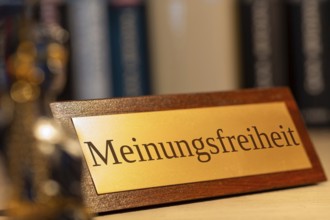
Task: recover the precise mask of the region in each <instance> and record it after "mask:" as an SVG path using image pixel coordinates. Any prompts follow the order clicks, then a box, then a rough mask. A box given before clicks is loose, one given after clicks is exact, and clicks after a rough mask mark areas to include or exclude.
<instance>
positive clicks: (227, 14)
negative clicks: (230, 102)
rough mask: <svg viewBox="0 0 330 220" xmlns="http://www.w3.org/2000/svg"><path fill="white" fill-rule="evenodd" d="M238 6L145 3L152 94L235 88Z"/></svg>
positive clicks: (163, 0)
mask: <svg viewBox="0 0 330 220" xmlns="http://www.w3.org/2000/svg"><path fill="white" fill-rule="evenodd" d="M236 3H237V1H233V0H222V1H220V0H211V1H208V0H207V1H204V0H203V1H201V0H155V1H148V3H147V7H148V10H147V11H148V25H149V37H150V60H151V73H152V74H151V79H152V91H153V93H154V94H166V93H167V94H169V93H187V92H207V91H219V90H232V89H237V88H239V71H240V65H239V61H238V59H239V56H238V53H239V47H238V23H237V22H238V21H237V7H236Z"/></svg>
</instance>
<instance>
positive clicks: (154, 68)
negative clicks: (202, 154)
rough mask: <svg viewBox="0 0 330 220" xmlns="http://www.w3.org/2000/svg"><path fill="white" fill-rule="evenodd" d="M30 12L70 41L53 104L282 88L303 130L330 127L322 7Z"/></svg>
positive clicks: (120, 5) (181, 5)
mask: <svg viewBox="0 0 330 220" xmlns="http://www.w3.org/2000/svg"><path fill="white" fill-rule="evenodd" d="M9 2H10V3H9ZM20 2H21V4H23V3H22V2H23V1H22V0H21V1H19V0H16V1H5V0H2V1H1V10H2V11H4V9H3V8H8V7H9V6H8V5H11V8H14V6H15V4H16V7H17V4H18V5H19V4H20ZM36 2H39V6H37V8H38V9H37V10H36V11H37V13H38V14H39V15H40V14H41V15H43V17H44V19H45V18H47V17H51V16H52V15H51V14H54V13H56V14H57V15H56V16H57V18H56V19H57V22H58V23H59V24H60V25H61V26H63V27H64V28H65V29H66V30H67V31H68V33H69V36H70V37H69V41H68V43H67V48H68V50H69V51H70V60H69V65H68V69H67V71H68V74H67V77H68V82H67V86H66V87H65V89H64V91H63V93H62V94H61V95H60V96H59V100H73V99H92V98H111V97H124V96H141V95H153V94H157V95H158V94H169V93H194V92H209V91H222V90H236V89H242V88H251V87H272V86H288V87H290V88H291V90H292V92H293V94H294V96H295V98H296V100H297V102H298V105H299V107H300V108H301V111H302V113H303V115H304V118H305V120H306V123H307V124H308V126H311V127H328V126H329V125H330V110H329V109H330V102H329V99H330V98H329V97H330V86H329V85H330V84H329V83H330V82H329V81H330V75H329V73H328V72H329V71H330V68H329V65H330V64H329V62H327V59H328V57H329V51H330V43H329V41H330V37H329V28H327V27H328V23H329V20H330V19H329V14H330V13H329V11H330V1H328V0H97V1H93V0H79V1H77V0H42V1H36ZM47 5H48V6H47ZM49 5H52V6H49ZM52 7H53V9H51V8H52ZM9 8H10V7H9ZM52 10H53V11H52ZM54 10H55V12H54ZM49 14H50V15H49ZM3 20H5V19H3ZM3 22H5V21H3Z"/></svg>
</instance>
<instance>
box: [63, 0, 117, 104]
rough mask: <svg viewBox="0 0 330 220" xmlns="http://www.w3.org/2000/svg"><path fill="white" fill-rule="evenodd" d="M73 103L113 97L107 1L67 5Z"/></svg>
mask: <svg viewBox="0 0 330 220" xmlns="http://www.w3.org/2000/svg"><path fill="white" fill-rule="evenodd" d="M67 4H68V14H69V16H68V19H69V30H70V37H71V40H70V41H71V58H72V82H73V85H72V86H73V98H74V99H95V98H107V97H111V96H112V94H111V87H112V82H111V73H110V65H111V64H110V56H109V51H108V50H107V48H109V33H108V31H107V28H108V19H107V1H106V0H98V1H95V0H79V1H68V2H67Z"/></svg>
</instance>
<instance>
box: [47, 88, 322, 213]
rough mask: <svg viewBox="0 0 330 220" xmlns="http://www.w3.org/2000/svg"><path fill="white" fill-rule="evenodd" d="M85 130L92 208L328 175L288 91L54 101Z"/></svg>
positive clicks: (86, 189) (81, 136)
mask: <svg viewBox="0 0 330 220" xmlns="http://www.w3.org/2000/svg"><path fill="white" fill-rule="evenodd" d="M51 109H52V112H53V115H54V117H55V118H57V119H58V120H59V121H60V122H61V123H62V124H63V125H64V126H66V127H67V128H69V129H72V130H73V131H75V132H76V134H77V139H78V140H79V142H80V145H81V149H82V152H83V155H84V158H85V164H84V172H83V183H82V184H83V193H84V198H85V202H86V205H87V206H88V207H89V208H90V210H91V211H92V212H95V213H100V212H109V211H115V210H123V209H130V208H136V207H145V206H152V205H160V204H168V203H173V202H182V201H190V200H196V199H204V198H212V197H220V196H226V195H235V194H243V193H248V192H260V191H265V190H271V189H279V188H285V187H292V186H301V185H307V184H312V183H317V182H321V181H325V180H326V177H325V174H324V171H323V169H322V166H321V164H320V161H319V159H318V157H317V154H316V152H315V150H314V148H313V146H312V143H311V140H310V138H309V136H308V133H307V130H306V128H305V126H304V123H303V120H302V118H301V115H300V113H299V110H298V107H297V105H296V103H295V101H294V99H293V97H292V95H291V93H290V91H289V90H288V89H287V88H273V89H249V90H241V91H234V92H215V93H199V94H181V95H162V96H146V97H134V98H115V99H100V100H86V101H71V102H57V103H52V104H51Z"/></svg>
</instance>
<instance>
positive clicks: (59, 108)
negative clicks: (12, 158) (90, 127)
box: [51, 88, 326, 213]
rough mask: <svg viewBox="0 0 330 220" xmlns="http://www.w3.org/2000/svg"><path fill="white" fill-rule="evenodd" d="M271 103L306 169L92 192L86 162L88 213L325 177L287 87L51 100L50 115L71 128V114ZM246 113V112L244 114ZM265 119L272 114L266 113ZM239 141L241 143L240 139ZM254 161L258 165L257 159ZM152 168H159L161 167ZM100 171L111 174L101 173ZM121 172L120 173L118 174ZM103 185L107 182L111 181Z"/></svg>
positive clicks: (242, 191)
mask: <svg viewBox="0 0 330 220" xmlns="http://www.w3.org/2000/svg"><path fill="white" fill-rule="evenodd" d="M277 102H283V103H285V106H286V108H287V111H288V113H289V116H290V117H291V119H290V120H292V122H293V124H294V126H295V129H296V132H297V134H298V135H299V138H300V141H301V142H302V145H303V148H304V150H305V152H306V155H307V157H308V159H309V161H310V164H311V166H310V167H308V168H303V169H298V170H289V171H280V172H269V173H267V172H266V173H261V174H257V175H246V176H236V177H234V178H219V179H213V180H207V181H197V182H187V183H180V184H174V185H173V184H171V185H163V186H154V187H150V188H140V189H134V190H124V191H118V192H111V193H99V194H98V193H97V190H96V186H95V184H94V180H93V177H92V176H93V173H91V171H90V170H89V168H90V167H88V165H87V162H86V164H85V165H84V172H83V192H84V197H85V202H86V205H87V207H89V208H90V210H91V211H92V212H94V213H101V212H109V211H115V210H125V209H130V208H137V207H146V206H153V205H161V204H169V203H173V202H183V201H191V200H196V199H205V198H214V197H221V196H228V195H237V194H243V193H249V192H260V191H265V190H273V189H280V188H286V187H293V186H301V185H307V184H312V183H317V182H321V181H325V180H326V177H325V174H324V171H323V169H322V166H321V164H320V161H319V159H318V156H317V154H316V152H315V150H314V148H313V145H312V142H311V140H310V138H309V135H308V132H307V130H306V128H305V125H304V122H303V120H302V118H301V115H300V112H299V110H298V107H297V105H296V103H295V101H294V99H293V97H292V95H291V93H290V91H289V90H288V89H287V88H272V89H250V90H241V91H233V92H215V93H199V94H181V95H162V96H146V97H134V98H115V99H100V100H87V101H71V102H58V103H52V104H51V109H52V112H53V115H54V117H55V118H57V119H58V120H59V121H60V122H61V123H62V124H63V125H64V126H66V127H68V128H69V129H72V130H73V131H74V130H75V127H74V125H73V121H72V118H79V117H80V118H84V117H90V116H107V115H118V114H121V115H124V116H125V114H127V113H138V112H139V113H145V112H151V113H153V112H159V111H165V110H190V109H199V108H209V107H225V106H237V107H238V108H240V106H244V105H246V104H263V103H277ZM246 117H249V116H248V115H247V116H246ZM269 117H270V118H271V117H273V116H272V115H269ZM274 117H275V116H274ZM264 123H265V124H267V121H265V122H264ZM109 126H110V125H109ZM140 126H143V125H140ZM112 129H113V128H112ZM160 129H161V128H160ZM274 140H275V136H274ZM274 143H276V142H274ZM240 144H241V146H243V141H241V143H240ZM245 146H246V145H245ZM90 150H91V149H90ZM126 155H128V154H126ZM124 156H125V155H124ZM293 157H294V155H293ZM94 159H95V158H94ZM131 161H133V160H131ZM95 163H96V162H95ZM114 164H115V163H114ZM260 165H261V166H263V164H262V163H261V164H260ZM94 166H95V164H94ZM265 166H266V165H265ZM219 171H221V168H219ZM158 172H161V170H160V171H158ZM192 172H193V171H192ZM105 175H111V174H109V173H105ZM122 175H125V174H124V173H123V174H122ZM169 178H170V177H169ZM106 184H111V182H109V183H106ZM123 184H124V183H123Z"/></svg>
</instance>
